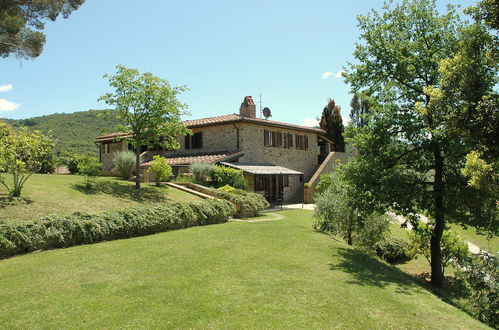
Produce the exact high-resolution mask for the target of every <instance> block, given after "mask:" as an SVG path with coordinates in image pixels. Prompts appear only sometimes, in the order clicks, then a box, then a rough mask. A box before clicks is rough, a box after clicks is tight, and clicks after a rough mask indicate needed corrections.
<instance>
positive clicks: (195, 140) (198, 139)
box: [191, 132, 203, 149]
mask: <svg viewBox="0 0 499 330" xmlns="http://www.w3.org/2000/svg"><path fill="white" fill-rule="evenodd" d="M191 138H192V149H201V148H202V147H203V132H197V133H194V135H193V136H192V137H191Z"/></svg>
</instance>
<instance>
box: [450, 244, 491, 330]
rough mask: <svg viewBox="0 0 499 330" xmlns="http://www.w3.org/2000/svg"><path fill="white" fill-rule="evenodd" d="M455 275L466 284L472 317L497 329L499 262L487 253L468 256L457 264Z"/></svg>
mask: <svg viewBox="0 0 499 330" xmlns="http://www.w3.org/2000/svg"><path fill="white" fill-rule="evenodd" d="M457 274H458V277H459V278H461V279H462V280H464V283H465V284H466V288H467V290H468V292H469V294H470V295H469V299H470V302H471V306H472V311H471V312H472V313H473V314H474V316H475V317H476V318H477V319H479V320H480V321H482V322H484V323H487V324H488V325H490V326H491V327H493V328H495V329H499V260H498V259H497V258H496V257H495V256H493V255H490V254H488V253H480V254H477V255H474V256H470V257H469V258H465V259H463V260H461V261H460V262H459V268H458V271H457Z"/></svg>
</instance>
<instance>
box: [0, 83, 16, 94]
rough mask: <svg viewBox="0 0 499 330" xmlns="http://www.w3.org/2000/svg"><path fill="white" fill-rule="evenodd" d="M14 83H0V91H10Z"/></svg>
mask: <svg viewBox="0 0 499 330" xmlns="http://www.w3.org/2000/svg"><path fill="white" fill-rule="evenodd" d="M12 88H13V87H12V84H7V85H0V92H8V91H11V90H12Z"/></svg>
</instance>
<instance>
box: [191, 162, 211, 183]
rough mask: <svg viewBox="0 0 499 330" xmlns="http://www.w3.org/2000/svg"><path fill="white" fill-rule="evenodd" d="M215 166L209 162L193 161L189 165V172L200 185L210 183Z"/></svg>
mask: <svg viewBox="0 0 499 330" xmlns="http://www.w3.org/2000/svg"><path fill="white" fill-rule="evenodd" d="M214 171H215V166H214V165H213V164H209V163H193V164H191V165H190V166H189V172H191V173H192V175H193V176H194V179H195V180H194V181H195V182H196V183H198V184H202V185H205V186H207V185H211V182H212V180H213V172H214Z"/></svg>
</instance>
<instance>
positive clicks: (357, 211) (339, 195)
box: [314, 168, 390, 247]
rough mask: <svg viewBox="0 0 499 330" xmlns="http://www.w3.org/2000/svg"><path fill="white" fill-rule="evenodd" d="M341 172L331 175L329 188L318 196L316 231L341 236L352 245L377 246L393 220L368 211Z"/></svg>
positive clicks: (327, 180)
mask: <svg viewBox="0 0 499 330" xmlns="http://www.w3.org/2000/svg"><path fill="white" fill-rule="evenodd" d="M341 172H342V169H341V168H339V169H338V170H337V171H335V172H332V173H330V174H329V175H328V176H327V177H326V183H324V184H323V185H322V186H323V187H326V186H327V188H325V190H324V191H322V192H321V193H319V194H318V195H317V196H316V197H315V204H316V208H315V217H316V218H317V221H316V222H315V223H314V229H315V230H318V231H322V232H325V233H329V234H334V235H337V236H339V237H341V238H342V239H344V240H345V241H347V243H348V244H349V245H353V244H354V243H355V244H357V245H360V246H364V247H373V246H374V244H375V243H377V242H379V241H381V240H382V239H383V238H384V236H385V234H386V233H387V231H388V228H389V227H388V226H389V224H390V221H389V219H388V218H387V217H386V216H383V215H380V214H377V213H375V212H370V211H368V209H367V208H364V207H363V205H362V198H361V195H359V194H357V192H356V191H355V187H353V186H351V185H350V184H349V183H348V181H346V180H344V178H343V177H342V173H341ZM321 181H322V179H321Z"/></svg>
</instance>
